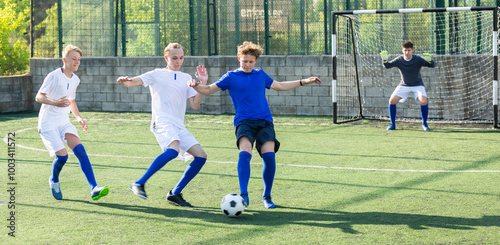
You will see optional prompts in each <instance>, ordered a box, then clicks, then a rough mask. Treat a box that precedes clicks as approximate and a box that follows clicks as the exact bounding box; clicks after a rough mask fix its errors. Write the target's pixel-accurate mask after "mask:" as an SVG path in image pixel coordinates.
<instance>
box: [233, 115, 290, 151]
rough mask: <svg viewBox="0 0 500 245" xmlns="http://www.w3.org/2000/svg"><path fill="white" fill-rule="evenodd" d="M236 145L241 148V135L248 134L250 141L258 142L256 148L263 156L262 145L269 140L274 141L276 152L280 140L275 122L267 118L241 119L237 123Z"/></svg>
mask: <svg viewBox="0 0 500 245" xmlns="http://www.w3.org/2000/svg"><path fill="white" fill-rule="evenodd" d="M235 134H236V146H237V147H238V149H239V148H240V147H239V145H238V142H239V140H240V138H241V137H243V136H246V137H248V138H249V139H250V142H252V146H253V143H254V142H256V143H257V144H256V145H255V148H256V149H257V151H258V152H259V155H261V156H262V153H261V149H262V145H264V143H266V142H267V141H274V152H278V150H279V148H280V142H279V141H278V140H277V139H276V132H275V131H274V124H273V123H272V122H269V121H266V120H241V121H240V122H239V123H238V125H236V130H235Z"/></svg>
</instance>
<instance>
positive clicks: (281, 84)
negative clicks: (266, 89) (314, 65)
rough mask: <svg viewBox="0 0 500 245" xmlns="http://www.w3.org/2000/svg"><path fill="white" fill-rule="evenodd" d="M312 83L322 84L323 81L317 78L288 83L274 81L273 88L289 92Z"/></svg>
mask: <svg viewBox="0 0 500 245" xmlns="http://www.w3.org/2000/svg"><path fill="white" fill-rule="evenodd" d="M311 83H317V84H320V83H321V80H320V79H319V78H317V77H309V78H306V79H300V80H296V81H286V82H278V81H274V82H273V84H271V88H272V89H274V90H276V91H287V90H292V89H294V88H297V87H300V86H303V85H306V84H311Z"/></svg>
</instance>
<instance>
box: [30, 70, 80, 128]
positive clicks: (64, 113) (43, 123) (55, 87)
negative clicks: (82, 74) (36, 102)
mask: <svg viewBox="0 0 500 245" xmlns="http://www.w3.org/2000/svg"><path fill="white" fill-rule="evenodd" d="M79 84H80V78H78V76H77V75H76V74H74V73H73V76H71V78H69V77H67V76H66V75H65V74H64V72H63V70H62V68H57V69H56V70H54V71H52V72H51V73H49V74H48V75H47V76H46V77H45V80H44V81H43V84H42V86H41V87H40V89H39V90H38V92H40V93H43V94H46V95H47V97H49V98H50V99H53V100H58V99H60V98H62V97H64V96H66V99H69V100H74V99H75V97H76V88H77V87H78V85H79ZM70 112H71V110H70V109H69V106H67V107H57V106H53V105H48V104H42V106H41V108H40V112H39V113H38V128H39V129H41V130H50V129H54V128H57V127H58V126H59V125H63V124H66V123H69V122H70V121H69V116H68V115H69V113H70Z"/></svg>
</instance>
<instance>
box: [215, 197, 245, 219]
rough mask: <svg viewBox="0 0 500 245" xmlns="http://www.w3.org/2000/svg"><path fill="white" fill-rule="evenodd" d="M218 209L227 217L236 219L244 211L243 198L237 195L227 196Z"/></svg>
mask: <svg viewBox="0 0 500 245" xmlns="http://www.w3.org/2000/svg"><path fill="white" fill-rule="evenodd" d="M220 209H221V210H222V212H223V213H224V214H225V215H227V216H229V217H238V216H239V215H241V214H242V213H243V210H245V205H244V201H243V197H241V196H240V195H238V194H234V193H231V194H227V195H226V196H224V198H222V201H221V202H220Z"/></svg>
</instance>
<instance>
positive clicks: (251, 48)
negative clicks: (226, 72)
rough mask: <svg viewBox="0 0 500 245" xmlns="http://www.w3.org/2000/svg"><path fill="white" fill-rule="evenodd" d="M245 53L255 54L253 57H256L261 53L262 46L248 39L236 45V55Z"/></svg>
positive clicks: (239, 55)
mask: <svg viewBox="0 0 500 245" xmlns="http://www.w3.org/2000/svg"><path fill="white" fill-rule="evenodd" d="M247 54H248V55H253V56H255V59H258V58H259V56H260V55H261V54H262V48H261V47H260V45H257V44H255V43H252V42H249V41H245V42H243V44H242V45H240V46H238V57H241V56H243V55H247Z"/></svg>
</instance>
